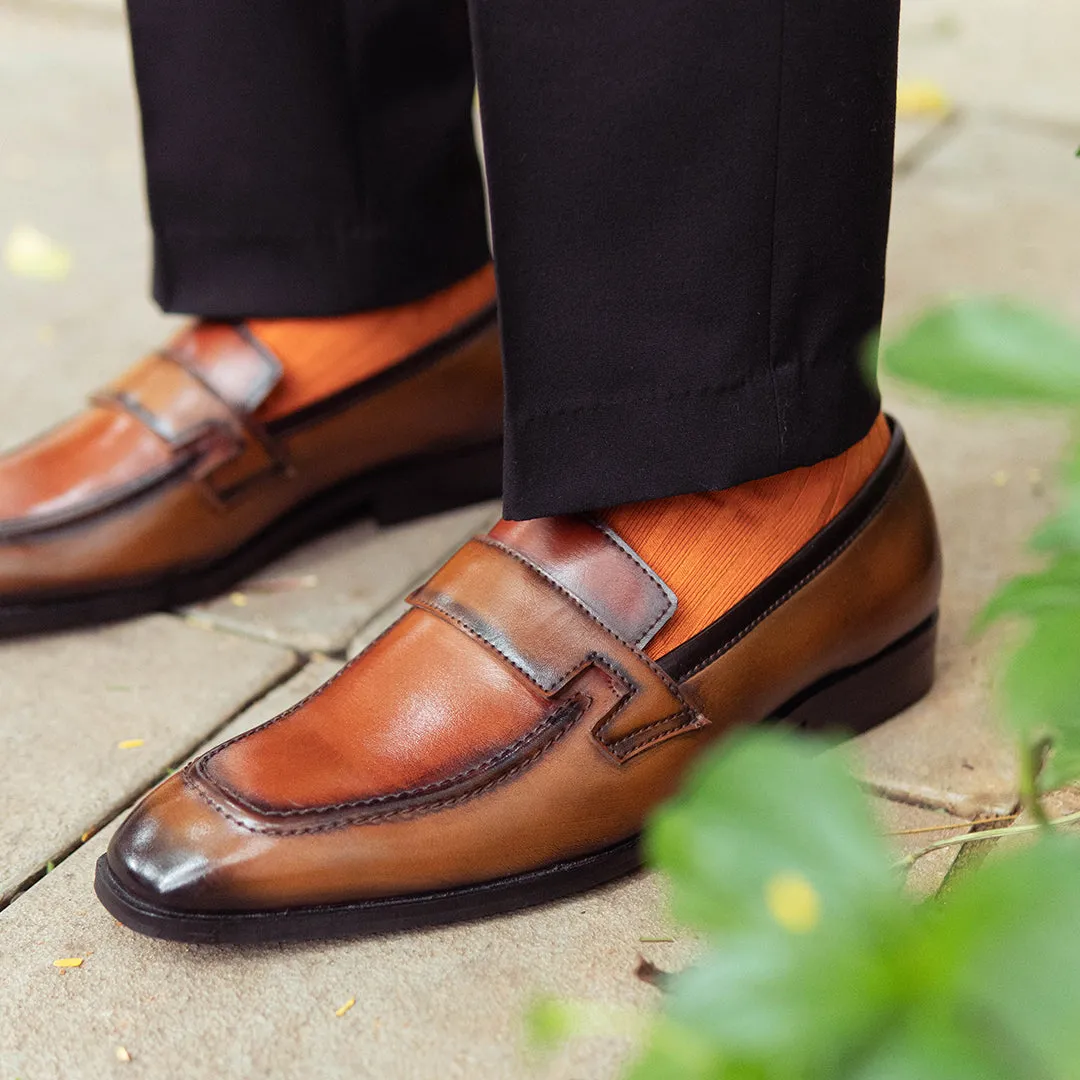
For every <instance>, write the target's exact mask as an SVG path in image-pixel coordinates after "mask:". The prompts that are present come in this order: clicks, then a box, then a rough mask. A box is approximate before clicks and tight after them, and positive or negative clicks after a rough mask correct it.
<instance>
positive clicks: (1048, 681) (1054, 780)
mask: <svg viewBox="0 0 1080 1080" xmlns="http://www.w3.org/2000/svg"><path fill="white" fill-rule="evenodd" d="M1001 699H1002V706H1003V713H1004V716H1005V719H1006V721H1007V722H1008V723H1009V724H1010V725H1011V726H1012V727H1013V728H1014V729H1015V730H1016V732H1017V733H1018V734H1019V735H1020V737H1021V740H1022V741H1023V742H1024V744H1025V745H1028V746H1031V745H1033V744H1034V743H1036V742H1038V741H1039V740H1040V739H1043V738H1046V737H1049V738H1050V739H1052V740H1053V743H1054V746H1055V747H1056V749H1057V755H1056V756H1055V757H1054V758H1053V759H1052V760H1051V762H1050V763H1049V766H1048V776H1047V782H1048V783H1049V784H1051V786H1056V785H1057V784H1059V783H1061V782H1068V781H1069V780H1071V779H1075V777H1072V776H1063V775H1062V774H1061V768H1062V767H1063V766H1064V765H1066V764H1071V763H1073V762H1076V761H1077V760H1078V759H1080V608H1075V607H1067V608H1053V609H1047V610H1043V611H1040V612H1038V613H1037V614H1036V615H1035V617H1034V619H1033V628H1032V631H1031V634H1030V635H1029V636H1028V638H1027V640H1026V641H1025V642H1024V643H1023V644H1022V645H1021V646H1020V648H1019V649H1017V650H1016V652H1015V653H1014V654H1013V656H1012V658H1011V659H1010V661H1009V664H1008V666H1007V667H1006V669H1005V674H1004V677H1003V679H1002V683H1001Z"/></svg>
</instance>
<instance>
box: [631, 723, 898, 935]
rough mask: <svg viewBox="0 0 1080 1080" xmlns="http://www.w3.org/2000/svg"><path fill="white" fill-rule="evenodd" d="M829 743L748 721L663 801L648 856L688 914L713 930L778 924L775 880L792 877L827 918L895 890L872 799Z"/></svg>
mask: <svg viewBox="0 0 1080 1080" xmlns="http://www.w3.org/2000/svg"><path fill="white" fill-rule="evenodd" d="M828 745H829V744H827V743H824V742H821V741H816V740H810V739H808V738H798V739H796V738H793V737H792V736H790V735H789V734H788V733H786V732H783V731H781V730H776V729H772V730H770V729H767V728H759V729H754V730H749V731H744V732H742V733H740V734H738V735H735V736H733V737H732V738H730V739H729V740H727V741H726V742H725V743H724V745H723V746H722V747H721V748H720V749H719V752H718V753H715V754H712V755H709V756H708V757H707V758H706V760H705V761H704V762H703V763H702V766H701V767H700V768H699V769H698V770H697V772H696V773H694V774H693V775H692V777H691V778H690V781H689V782H688V783H687V785H686V786H685V788H684V790H683V792H682V794H681V795H679V796H678V797H677V798H676V799H674V800H673V801H672V802H670V803H668V804H667V805H666V806H665V807H663V808H662V809H661V810H660V811H659V813H658V814H657V815H656V817H655V818H654V820H653V822H652V823H651V826H650V827H649V829H648V830H647V833H646V846H647V852H648V858H649V860H650V862H651V863H652V865H654V866H657V867H659V868H660V869H662V870H665V871H666V872H667V874H668V876H669V878H670V879H671V884H672V896H673V907H674V911H675V915H676V917H677V918H679V919H680V920H682V921H683V922H686V923H689V924H690V925H693V926H696V927H699V928H702V929H707V930H722V929H731V928H733V927H739V926H742V927H750V926H758V925H760V924H762V923H763V922H766V923H769V924H773V923H775V921H776V916H775V914H774V913H773V912H772V911H771V910H770V901H769V895H770V889H771V890H773V891H774V892H775V891H776V890H777V889H779V890H780V892H781V893H782V892H783V890H784V889H785V887H786V888H787V889H788V892H789V893H792V894H793V895H792V897H790V898H789V899H790V901H791V903H792V904H794V907H795V908H796V909H797V908H798V906H799V891H800V888H801V887H802V888H803V892H804V894H806V896H809V900H808V901H807V902H808V903H810V904H811V905H813V904H814V903H816V904H817V906H818V908H819V916H820V922H821V923H822V925H826V924H829V923H835V922H836V921H838V920H843V919H845V918H847V917H849V915H850V913H851V911H852V910H853V909H855V908H860V907H864V906H866V905H867V904H874V903H876V902H877V901H878V900H879V899H880V898H881V897H883V896H892V895H893V894H894V893H895V876H894V873H893V871H892V869H891V866H890V860H889V858H888V856H887V854H886V852H885V849H884V846H883V845H882V842H881V839H880V837H879V835H878V831H877V828H876V825H875V823H874V821H873V819H872V817H871V814H870V809H869V807H868V805H867V803H866V800H865V798H864V797H863V795H862V793H861V792H860V791H859V789H858V787H857V786H856V785H855V784H854V783H853V782H852V780H851V777H850V776H849V775H848V772H847V769H846V767H845V764H844V762H843V760H842V758H841V757H840V755H839V754H836V753H823V751H824V750H826V749H827V748H828ZM800 882H802V883H803V886H800V884H799V883H800ZM785 883H786V885H785ZM807 890H809V891H808V892H807ZM805 898H806V897H805V896H804V899H805ZM774 900H775V898H774ZM781 900H783V897H781ZM773 906H775V903H774V905H773ZM798 914H799V913H798V911H797V910H796V911H795V913H794V917H795V918H798Z"/></svg>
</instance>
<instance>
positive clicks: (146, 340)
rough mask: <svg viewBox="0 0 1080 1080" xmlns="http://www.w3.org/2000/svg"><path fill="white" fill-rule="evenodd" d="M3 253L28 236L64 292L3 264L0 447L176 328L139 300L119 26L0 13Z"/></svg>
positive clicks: (129, 109) (136, 167) (144, 231)
mask: <svg viewBox="0 0 1080 1080" xmlns="http://www.w3.org/2000/svg"><path fill="white" fill-rule="evenodd" d="M0 44H2V48H3V63H2V64H0V247H2V246H3V245H4V243H5V241H6V240H7V238H8V237H9V236H10V234H11V232H12V230H14V229H15V228H16V227H17V226H19V225H29V226H31V227H33V228H35V229H37V230H38V231H39V232H41V233H43V234H45V235H46V236H47V237H49V239H51V240H52V241H54V242H55V243H57V244H60V245H62V246H63V247H64V248H66V249H68V251H69V252H70V254H71V270H70V274H69V276H68V277H67V278H66V280H63V281H37V280H30V279H26V278H20V277H17V276H15V275H14V274H12V273H11V271H10V270H9V269H8V268H7V267H5V266H4V265H3V264H2V263H0V355H2V356H3V368H2V374H0V448H2V447H8V446H12V445H15V444H17V443H19V442H21V441H23V440H24V439H27V438H29V437H31V436H32V435H34V434H36V433H37V432H38V431H40V430H42V429H43V428H44V427H46V426H51V425H52V424H54V423H55V422H56V421H58V420H59V419H60V418H61V417H64V416H66V415H69V414H70V413H72V412H75V411H77V410H78V409H80V408H81V407H82V404H83V402H84V400H85V397H86V395H87V393H89V392H90V391H92V390H96V389H98V388H99V387H100V386H102V385H104V384H105V383H107V382H108V381H110V380H111V379H112V378H114V377H115V376H116V374H117V373H118V372H120V371H122V370H123V369H124V368H126V367H127V366H129V365H130V364H132V363H133V362H134V361H135V360H136V359H138V357H139V356H140V355H142V354H143V353H144V352H145V351H147V350H148V349H150V348H151V347H153V346H154V345H156V344H157V343H158V342H160V341H161V340H162V338H163V337H164V336H165V334H166V332H167V330H168V328H169V327H170V326H171V325H174V324H175V322H176V320H167V319H165V318H164V317H163V316H162V315H160V314H159V313H158V312H157V311H156V309H155V308H154V307H153V305H152V304H151V302H150V300H149V298H148V287H149V280H150V271H149V250H150V237H149V230H148V228H147V225H146V219H145V209H144V200H143V195H142V180H141V164H140V161H141V158H140V151H139V139H138V118H137V115H136V109H135V101H134V95H133V93H132V88H131V74H130V67H131V61H130V57H129V55H128V46H127V41H126V36H125V32H124V28H123V24H122V22H120V21H118V20H109V21H106V22H103V21H100V20H85V19H78V18H66V17H57V12H56V10H55V9H54V8H53V7H52V6H51V5H47V4H46V5H33V6H15V7H12V6H8V5H3V6H0Z"/></svg>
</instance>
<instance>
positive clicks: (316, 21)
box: [129, 0, 489, 317]
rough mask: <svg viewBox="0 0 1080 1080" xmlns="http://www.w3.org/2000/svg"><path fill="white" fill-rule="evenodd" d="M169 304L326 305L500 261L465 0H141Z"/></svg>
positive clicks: (162, 281)
mask: <svg viewBox="0 0 1080 1080" xmlns="http://www.w3.org/2000/svg"><path fill="white" fill-rule="evenodd" d="M129 13H130V21H131V31H132V42H133V48H134V59H135V72H136V79H137V83H138V89H139V97H140V103H141V107H142V117H143V131H144V142H145V153H146V173H147V188H148V194H149V203H150V213H151V220H152V225H153V230H154V249H155V251H154V294H155V297H156V299H157V300H158V302H159V303H160V304H161V306H162V307H163V308H164V309H165V310H166V311H174V312H186V313H192V314H197V315H202V316H221V317H241V316H248V315H258V316H266V317H273V316H305V315H330V314H336V313H339V312H347V311H357V310H363V309H367V308H377V307H382V306H386V305H390V304H397V303H402V302H405V301H408V300H411V299H414V298H416V297H419V296H424V295H427V294H429V293H431V292H433V291H435V290H437V289H440V288H442V287H444V286H446V285H449V284H450V283H452V282H454V281H456V280H459V279H460V278H462V277H464V276H465V275H467V274H468V273H470V272H471V271H473V270H475V269H477V268H478V267H479V266H481V265H483V263H484V262H485V261H486V260H487V259H488V257H489V256H488V251H487V236H486V229H485V220H484V204H483V188H482V183H481V179H480V172H479V167H478V164H477V161H476V154H475V150H474V145H473V137H472V131H471V126H470V115H469V109H470V102H471V98H472V91H473V72H472V63H471V56H470V46H469V34H468V21H467V17H466V12H465V7H464V3H463V0H392V2H384V0H377V2H371V0H365V2H359V0H303V2H302V3H301V2H297V0H258V2H252V0H169V2H167V3H162V2H161V0H129Z"/></svg>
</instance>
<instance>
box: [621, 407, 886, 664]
mask: <svg viewBox="0 0 1080 1080" xmlns="http://www.w3.org/2000/svg"><path fill="white" fill-rule="evenodd" d="M889 440H890V434H889V426H888V424H887V423H886V421H885V417H884V416H879V417H878V418H877V421H876V422H875V424H874V426H873V427H872V428H871V429H870V433H869V434H868V435H867V436H866V437H865V438H863V439H862V440H860V441H859V442H857V443H856V444H855V445H854V446H853V447H851V449H850V450H847V451H845V452H844V453H843V454H840V455H839V456H838V457H834V458H829V460H827V461H822V462H820V463H819V464H817V465H812V466H810V467H808V468H803V469H792V470H791V471H790V472H786V473H780V474H779V475H777V476H768V477H765V478H764V479H762V480H752V481H751V482H750V483H747V484H740V485H739V486H738V487H733V488H728V489H727V490H726V491H707V492H703V493H701V494H697V495H676V496H674V497H672V498H670V499H655V500H653V501H651V502H641V503H628V504H627V505H625V506H616V507H614V508H613V509H610V510H606V511H604V513H603V515H602V517H603V518H604V520H605V521H606V522H607V523H608V524H609V525H610V526H611V527H612V528H613V529H614V530H615V531H616V532H617V533H618V534H619V535H620V536H621V537H622V538H623V539H624V540H625V541H626V542H627V543H628V544H629V545H630V546H631V547H632V548H633V549H634V550H635V551H636V552H637V553H638V554H639V555H640V556H641V557H642V558H643V559H644V560H645V562H647V563H648V564H649V566H651V567H652V568H653V569H654V570H655V571H656V572H657V574H659V575H660V577H661V578H662V579H663V580H664V581H666V582H667V584H668V585H669V586H670V587H671V589H672V590H673V591H674V593H675V596H676V597H677V598H678V601H679V606H678V609H677V610H676V612H675V614H674V615H673V616H672V618H671V620H670V621H669V622H668V623H667V625H666V626H664V627H663V628H662V629H661V630H660V632H659V633H658V634H657V635H656V637H655V638H653V640H652V641H651V642H650V643H649V646H648V648H647V649H646V652H648V654H649V655H650V656H651V657H653V658H654V659H655V658H656V657H659V656H663V655H664V654H665V653H667V652H670V651H671V650H672V649H674V648H675V647H676V646H678V645H681V644H682V643H683V642H684V641H686V640H688V639H689V638H691V637H693V636H694V634H696V633H697V632H698V631H699V630H704V629H705V627H706V626H708V625H709V623H711V622H713V621H714V620H716V619H718V618H720V616H721V615H723V614H724V612H725V611H727V610H729V609H730V608H731V607H733V606H734V605H735V604H737V603H738V602H739V601H740V600H741V599H742V598H743V597H744V596H746V595H747V594H748V593H749V592H750V591H751V590H752V589H754V588H755V587H756V586H757V585H760V584H761V582H762V581H764V580H765V578H767V577H768V576H769V575H770V574H771V573H772V572H773V571H774V570H777V569H779V568H780V566H781V565H782V564H783V563H784V562H786V561H787V560H788V559H789V558H791V556H792V555H794V554H795V553H796V552H797V551H798V550H799V548H801V547H802V546H803V545H804V544H805V543H807V542H808V541H809V540H810V539H811V537H813V535H814V534H815V533H816V532H819V531H820V530H821V529H823V528H824V527H825V526H826V525H827V524H828V523H829V522H830V521H832V519H833V518H834V517H836V515H837V514H838V513H839V512H840V511H841V510H842V509H843V508H844V506H845V505H846V504H847V503H848V502H849V501H850V500H851V498H852V496H854V495H855V493H856V492H857V491H858V490H859V488H860V487H862V485H863V484H864V483H865V481H866V480H867V478H868V477H869V476H870V474H871V473H872V472H873V471H874V469H875V468H876V467H877V465H878V463H879V462H880V461H881V459H882V457H883V456H884V454H885V451H886V450H887V449H888V446H889Z"/></svg>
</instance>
